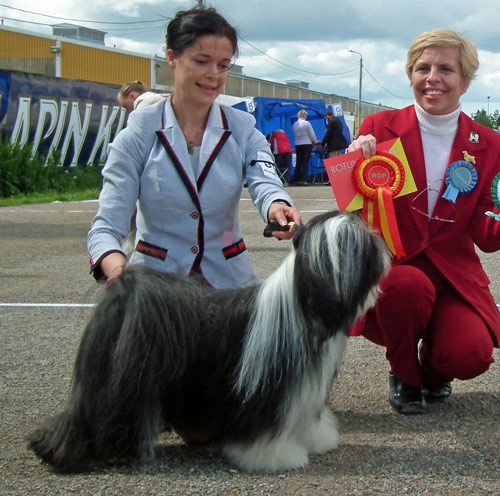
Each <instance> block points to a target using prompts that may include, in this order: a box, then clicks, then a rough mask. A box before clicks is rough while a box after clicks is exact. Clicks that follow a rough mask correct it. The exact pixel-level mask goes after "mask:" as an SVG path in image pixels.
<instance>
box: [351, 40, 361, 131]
mask: <svg viewBox="0 0 500 496" xmlns="http://www.w3.org/2000/svg"><path fill="white" fill-rule="evenodd" d="M349 51H350V52H351V53H355V54H356V55H359V94H358V119H357V120H358V125H357V126H356V131H355V133H354V134H355V135H356V133H357V132H358V130H359V127H360V126H361V118H362V116H361V88H362V84H363V55H361V53H359V52H356V50H349Z"/></svg>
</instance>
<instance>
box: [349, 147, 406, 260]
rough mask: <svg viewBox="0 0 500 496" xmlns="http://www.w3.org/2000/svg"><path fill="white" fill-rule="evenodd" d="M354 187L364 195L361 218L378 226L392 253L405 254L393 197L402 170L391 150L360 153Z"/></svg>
mask: <svg viewBox="0 0 500 496" xmlns="http://www.w3.org/2000/svg"><path fill="white" fill-rule="evenodd" d="M352 177H353V181H354V186H355V188H356V190H357V191H358V192H359V193H360V194H361V195H363V197H364V201H363V218H364V219H365V221H366V222H367V224H368V227H369V228H370V229H377V230H378V231H379V232H380V233H381V234H382V236H383V238H384V239H385V241H386V243H387V245H388V247H389V249H390V250H391V252H392V254H393V255H394V256H396V257H397V258H400V257H404V256H405V252H404V248H403V245H402V243H401V238H400V236H399V230H398V226H397V222H396V215H395V212H394V207H393V205H392V199H393V198H394V197H395V196H397V195H398V194H399V193H400V192H401V190H402V189H403V186H404V182H405V170H404V167H403V164H402V163H401V161H400V160H399V159H398V158H397V157H396V156H395V155H392V154H391V153H387V152H383V151H378V152H377V153H376V154H375V155H373V156H372V157H370V158H366V159H365V158H363V157H361V158H360V159H359V160H358V161H357V162H356V165H355V166H354V169H353V173H352Z"/></svg>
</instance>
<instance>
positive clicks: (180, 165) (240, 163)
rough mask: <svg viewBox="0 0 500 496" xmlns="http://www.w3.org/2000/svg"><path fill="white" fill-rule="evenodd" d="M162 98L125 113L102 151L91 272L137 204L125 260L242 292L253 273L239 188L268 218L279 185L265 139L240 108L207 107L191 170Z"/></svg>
mask: <svg viewBox="0 0 500 496" xmlns="http://www.w3.org/2000/svg"><path fill="white" fill-rule="evenodd" d="M191 158H192V157H191V156H190V155H189V153H188V151H187V147H186V141H185V138H184V135H183V133H182V130H181V128H180V126H179V124H178V123H177V120H176V118H175V114H174V112H173V109H172V106H171V103H170V99H168V100H166V101H165V102H159V103H156V104H153V105H150V106H148V107H145V108H142V109H139V110H136V111H134V112H133V113H132V114H131V115H130V118H129V121H128V124H127V127H126V128H125V129H123V130H122V131H121V132H120V133H119V134H118V136H117V137H116V138H115V140H114V141H113V143H112V144H110V146H109V154H108V159H107V162H106V165H105V166H104V169H103V188H102V191H101V195H100V197H99V210H98V212H97V215H96V216H95V218H94V220H93V222H92V226H91V229H90V231H89V234H88V250H89V253H90V259H91V266H92V268H93V269H96V268H97V267H96V266H97V265H98V264H99V262H100V260H101V259H102V258H103V256H105V255H106V254H108V253H110V252H113V251H122V248H121V242H122V240H123V238H124V237H125V236H126V235H127V234H128V233H129V231H130V217H131V216H132V215H133V212H134V210H135V208H136V206H137V216H136V224H137V234H136V240H135V241H136V249H135V251H134V253H133V255H132V257H131V260H130V263H145V264H147V265H150V266H152V267H155V268H157V269H159V270H162V271H165V272H172V273H177V274H184V275H188V274H190V273H191V272H200V273H202V274H203V276H204V277H205V279H206V280H207V281H208V282H209V283H210V284H211V285H213V286H214V287H220V288H229V287H243V286H247V285H250V284H253V283H255V282H257V280H258V277H257V274H256V271H255V269H254V267H253V265H252V262H251V260H250V257H249V255H248V251H247V250H246V246H245V242H244V240H243V235H242V233H241V229H240V225H239V215H238V214H239V204H240V196H241V192H242V188H243V186H244V184H245V182H246V184H247V185H248V190H249V193H250V196H251V198H252V201H253V202H254V204H255V206H256V207H257V209H258V210H259V212H260V215H261V216H262V218H263V220H264V221H265V222H267V212H268V210H269V207H270V205H271V203H272V202H273V201H276V200H285V201H286V202H288V203H289V204H290V205H292V199H291V198H290V196H289V195H288V194H287V193H286V191H285V190H284V189H283V185H282V183H281V181H280V180H279V178H278V176H277V174H276V171H275V167H274V165H273V163H274V158H273V155H272V153H271V150H270V147H269V144H268V142H267V141H266V139H265V137H264V136H263V135H262V133H261V132H259V131H258V130H257V129H256V128H255V119H254V118H253V116H251V115H250V114H248V113H246V112H242V111H240V110H236V109H234V108H232V107H227V106H223V105H219V104H217V103H214V104H213V105H212V109H211V111H210V115H209V118H208V122H207V126H206V130H205V133H204V135H203V142H202V145H201V150H200V163H199V167H198V170H199V173H198V174H196V173H195V171H194V169H193V167H192V164H191Z"/></svg>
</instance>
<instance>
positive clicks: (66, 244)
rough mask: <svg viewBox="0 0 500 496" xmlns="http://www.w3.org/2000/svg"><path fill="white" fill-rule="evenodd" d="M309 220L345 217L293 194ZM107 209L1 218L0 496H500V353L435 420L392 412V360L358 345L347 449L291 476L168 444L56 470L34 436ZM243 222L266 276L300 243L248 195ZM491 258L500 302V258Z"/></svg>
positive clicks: (40, 209)
mask: <svg viewBox="0 0 500 496" xmlns="http://www.w3.org/2000/svg"><path fill="white" fill-rule="evenodd" d="M289 190H290V193H291V195H292V197H293V198H294V199H295V201H296V205H297V207H298V208H299V209H300V210H301V211H302V212H303V216H304V218H305V219H306V220H307V219H309V218H310V217H312V216H314V215H316V214H318V213H321V212H323V211H325V210H330V209H333V208H335V202H334V200H333V197H332V194H331V190H330V188H329V187H328V186H310V187H295V188H289ZM96 208H97V203H96V202H75V203H52V204H45V205H30V206H21V207H12V208H11V207H6V208H0V247H1V252H0V254H1V257H0V281H1V284H0V358H1V359H0V409H1V413H0V419H1V425H0V494H1V495H21V494H23V495H24V494H26V495H45V494H47V495H49V494H51V495H59V494H61V495H62V494H65V495H66V494H78V495H91V494H92V495H94V494H99V495H125V494H133V495H136V494H137V495H156V494H162V495H168V494H204V495H205V494H217V495H244V494H245V495H246V494H249V495H253V494H277V495H302V494H304V495H305V494H308V495H320V494H336V495H358V494H384V495H392V494H394V495H399V494H437V495H441V494H443V495H448V494H450V495H451V494H453V495H461V494H464V495H465V494H467V495H469V494H472V495H483V494H488V495H490V494H491V495H493V494H495V495H498V494H500V465H499V463H500V462H499V460H500V456H499V455H500V448H499V446H500V435H499V431H500V429H499V428H500V415H499V414H500V408H499V407H500V369H499V361H500V352H499V350H495V358H496V363H494V364H493V365H492V366H491V368H490V370H489V371H488V372H487V373H485V374H483V375H482V376H480V377H478V378H476V379H473V380H470V381H454V383H453V388H454V389H453V394H452V396H451V397H450V398H449V400H448V401H447V402H446V403H443V404H433V405H431V406H430V409H429V413H428V414H427V415H423V416H414V417H411V416H410V417H406V416H401V415H398V414H396V413H394V412H393V411H392V410H391V409H390V407H389V405H388V403H387V388H388V385H387V374H388V367H387V362H386V360H385V358H384V350H383V349H382V348H380V347H377V346H375V345H373V344H371V343H370V342H368V341H366V340H364V339H363V338H353V339H351V340H350V341H349V346H348V351H347V355H346V358H345V360H344V362H343V365H342V368H341V371H340V374H339V376H338V378H337V380H336V382H335V383H334V385H333V388H332V391H331V398H330V403H331V407H332V409H333V410H334V411H335V412H336V414H337V417H338V419H339V424H340V430H341V445H340V446H339V448H338V449H337V450H335V451H332V452H330V453H327V454H324V455H317V456H313V457H311V460H310V464H309V465H308V466H307V467H306V468H304V469H301V470H296V471H293V472H288V473H282V474H274V475H256V474H252V475H249V474H244V473H241V472H239V471H237V470H235V469H234V468H232V467H230V466H228V465H226V464H225V463H224V461H223V459H222V458H221V456H220V452H219V451H218V449H217V448H216V447H209V448H192V447H188V446H185V445H184V444H183V443H182V441H181V440H180V439H179V438H178V437H177V436H176V435H175V434H169V435H163V436H162V437H161V438H160V439H159V447H158V457H157V459H156V460H155V461H154V462H151V463H146V464H141V463H136V464H132V465H130V466H121V467H113V468H109V469H104V470H101V471H98V472H93V473H88V474H80V475H64V476H61V475H58V474H54V473H52V472H51V471H50V470H49V469H48V467H47V466H46V465H44V464H42V463H41V462H40V461H39V460H38V459H37V458H36V457H35V456H34V455H33V453H32V452H30V451H29V450H28V449H27V448H26V441H25V438H26V436H27V435H28V433H29V432H30V431H31V430H32V429H33V428H34V427H35V426H36V425H37V424H38V423H39V422H40V421H42V420H43V419H45V418H46V417H48V416H50V415H53V414H55V413H56V412H58V411H59V410H60V409H62V407H63V405H64V404H65V400H66V398H67V395H68V391H69V385H70V378H71V372H72V367H73V362H74V359H75V355H76V350H77V346H78V343H79V339H80V336H81V332H82V330H83V328H84V326H85V323H86V321H87V319H88V317H89V314H90V311H91V308H90V307H91V305H92V304H93V303H94V301H95V298H96V296H97V294H98V291H99V286H98V285H97V284H96V283H95V282H94V280H93V279H92V277H91V276H90V275H89V270H88V259H87V254H86V247H85V242H86V234H87V231H88V227H89V224H90V221H91V219H92V217H93V215H94V213H95V211H96ZM241 220H242V226H243V230H244V233H245V241H246V244H247V247H248V250H249V252H250V254H251V256H252V258H253V260H254V262H255V265H256V267H257V269H258V272H259V274H260V275H261V276H262V277H266V276H267V275H268V274H269V273H270V272H271V271H272V270H273V269H274V268H276V267H277V266H278V264H279V263H280V260H281V259H282V258H283V257H284V256H285V255H286V254H287V253H288V250H289V248H290V244H289V242H286V241H281V242H279V241H277V240H275V239H267V238H264V237H263V236H262V230H263V227H264V225H263V223H262V221H261V220H260V219H259V217H258V215H257V212H256V210H255V208H254V207H253V205H252V204H251V202H250V201H249V199H248V192H247V191H246V190H245V191H244V193H243V196H242V200H241ZM480 257H481V259H482V261H483V263H484V266H485V269H486V271H487V273H488V275H489V276H490V279H491V281H492V286H491V287H492V291H493V294H494V296H495V300H496V301H497V302H498V303H500V277H499V276H500V264H499V259H500V256H499V255H498V254H483V253H480Z"/></svg>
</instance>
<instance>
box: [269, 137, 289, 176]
mask: <svg viewBox="0 0 500 496" xmlns="http://www.w3.org/2000/svg"><path fill="white" fill-rule="evenodd" d="M269 144H270V145H271V151H272V152H273V155H274V160H275V162H276V167H277V168H278V170H279V172H280V178H281V180H282V181H283V183H284V184H285V185H287V184H288V183H289V182H290V165H291V162H292V145H291V144H290V140H289V139H288V136H287V135H286V133H285V131H283V129H276V130H275V131H273V132H272V133H271V136H270V137H269Z"/></svg>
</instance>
